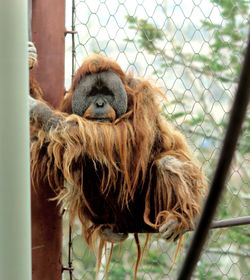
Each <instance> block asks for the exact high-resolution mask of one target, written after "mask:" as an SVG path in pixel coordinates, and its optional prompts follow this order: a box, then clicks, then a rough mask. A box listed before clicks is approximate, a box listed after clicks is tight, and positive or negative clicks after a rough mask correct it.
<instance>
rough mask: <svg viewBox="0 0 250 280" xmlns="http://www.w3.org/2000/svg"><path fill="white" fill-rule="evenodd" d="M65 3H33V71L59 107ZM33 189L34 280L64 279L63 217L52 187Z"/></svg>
mask: <svg viewBox="0 0 250 280" xmlns="http://www.w3.org/2000/svg"><path fill="white" fill-rule="evenodd" d="M64 32H65V1H61V0H54V1H50V0H33V1H32V39H33V42H34V43H35V45H36V47H37V51H38V67H36V69H34V70H32V73H31V75H32V76H35V78H36V79H37V80H38V82H39V84H40V85H41V87H42V89H43V92H44V98H45V100H47V101H48V102H49V103H50V104H51V105H52V106H54V107H58V105H59V104H60V102H61V100H62V98H63V95H64V52H65V50H64ZM42 177H43V174H41V181H40V187H39V188H38V189H36V190H34V189H33V188H32V247H33V250H32V279H33V280H41V279H46V280H60V279H61V277H62V265H61V254H62V218H61V215H60V214H59V209H58V207H57V205H56V202H54V201H49V198H51V197H53V196H54V193H53V192H52V191H51V189H50V188H49V186H48V184H46V183H43V182H42V179H43V178H42Z"/></svg>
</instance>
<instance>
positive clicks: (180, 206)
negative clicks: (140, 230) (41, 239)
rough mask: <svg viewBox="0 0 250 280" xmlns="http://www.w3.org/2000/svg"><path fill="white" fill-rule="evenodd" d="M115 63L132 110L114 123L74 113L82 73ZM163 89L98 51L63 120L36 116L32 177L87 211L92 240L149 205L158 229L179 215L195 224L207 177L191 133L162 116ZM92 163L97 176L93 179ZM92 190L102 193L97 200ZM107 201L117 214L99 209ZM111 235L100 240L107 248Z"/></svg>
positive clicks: (73, 211)
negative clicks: (48, 121) (167, 160)
mask: <svg viewBox="0 0 250 280" xmlns="http://www.w3.org/2000/svg"><path fill="white" fill-rule="evenodd" d="M107 70H109V71H113V72H114V73H116V74H117V75H118V76H119V77H120V79H121V81H122V83H123V84H124V87H125V90H126V92H127V95H128V110H127V112H126V114H124V115H123V116H122V117H120V118H119V119H116V120H115V121H114V122H113V123H100V122H95V121H90V120H87V119H84V118H82V117H80V116H77V115H74V114H71V113H72V109H71V103H72V95H73V94H74V89H75V88H76V86H77V85H78V83H79V82H80V80H81V78H82V77H84V76H85V75H90V74H92V73H98V72H102V71H107ZM162 97H163V94H162V92H161V91H160V90H159V89H158V88H156V87H154V86H153V85H152V84H150V83H149V82H148V81H145V80H141V79H135V78H133V77H132V75H127V74H125V73H124V72H123V71H122V70H121V68H120V66H119V65H118V64H117V63H115V62H114V61H111V60H110V59H107V58H105V57H103V56H100V55H95V56H92V57H90V58H89V59H87V60H86V61H85V62H84V63H83V64H82V66H81V67H80V68H79V69H78V71H77V72H76V74H75V77H74V80H73V83H72V87H71V89H70V91H69V92H68V93H67V95H66V96H65V98H64V101H63V103H62V107H61V112H63V113H59V112H57V114H59V115H60V114H61V116H62V121H61V122H60V123H59V124H58V125H57V126H56V127H55V128H52V129H50V130H49V131H45V130H44V129H43V127H42V126H40V124H39V123H37V122H34V123H33V125H34V126H35V127H38V126H40V127H39V129H34V131H36V135H35V137H33V138H34V140H33V142H32V144H31V170H32V177H33V179H34V180H38V179H39V178H40V177H41V176H43V177H44V178H45V179H46V180H48V182H49V184H50V186H51V187H52V188H53V190H54V191H55V193H56V199H57V200H58V202H59V203H62V204H63V205H67V208H68V209H69V213H70V219H71V221H73V220H74V219H75V217H76V216H78V217H79V218H80V221H81V223H82V227H83V235H84V237H85V239H86V241H87V243H88V244H94V243H95V241H96V239H97V236H98V235H96V234H95V233H96V232H98V230H100V229H101V228H103V227H105V226H114V225H117V227H114V230H116V231H127V232H129V231H130V230H131V228H132V229H133V226H134V224H135V223H136V221H135V222H134V224H133V225H132V226H131V228H126V225H129V223H130V221H129V219H130V218H131V213H135V212H136V211H134V209H136V207H137V208H142V209H140V211H139V213H140V215H141V217H139V218H140V219H141V220H142V221H143V223H144V224H145V225H146V226H147V227H146V230H144V231H147V230H148V231H149V232H150V231H151V232H152V230H156V231H157V230H158V229H159V227H160V226H161V225H162V224H164V223H165V222H166V221H167V220H168V219H170V218H173V217H174V218H177V220H178V221H179V224H180V228H183V229H185V230H187V229H190V228H193V227H194V223H195V219H196V218H197V215H198V214H199V211H200V205H201V198H202V194H203V193H204V189H205V186H206V183H205V180H204V177H203V174H202V172H201V169H200V168H199V167H198V165H197V164H196V163H195V161H194V159H193V158H192V155H191V153H190V151H189V149H188V147H187V144H186V141H185V139H184V137H183V135H182V134H181V133H180V132H178V131H176V130H175V129H174V128H173V127H172V126H171V125H170V124H169V123H168V122H167V121H166V120H165V119H164V118H163V116H161V113H160V111H161V110H160V104H159V98H160V99H161V100H162ZM166 156H170V157H174V158H177V159H178V160H179V161H180V162H181V163H182V168H181V169H174V168H173V167H171V165H169V166H167V165H164V164H162V159H163V158H164V157H166ZM86 159H87V160H86ZM90 168H92V170H94V174H96V176H95V177H93V178H92V180H93V181H87V182H86V180H85V178H86V176H88V174H87V173H88V172H90ZM92 172H93V171H92ZM97 178H98V180H99V181H98V182H99V189H97V190H96V191H95V187H93V186H92V185H94V184H95V182H96V181H97ZM36 182H38V181H36ZM91 195H93V196H95V198H96V200H95V201H91V199H93V197H91ZM98 196H99V197H101V200H100V201H99V202H98V198H99V197H98ZM142 200H143V201H142ZM139 201H140V202H139ZM102 202H103V203H106V204H107V205H108V206H109V207H111V208H112V210H113V211H112V216H114V217H113V218H110V215H111V212H108V213H106V215H105V213H103V216H102V217H99V215H101V214H100V213H102V212H103V211H104V212H105V208H104V209H102V208H101V210H99V209H98V207H101V206H100V204H101V203H102ZM133 211H134V212H133ZM128 213H130V214H128ZM139 218H138V219H139ZM120 220H122V221H123V224H122V225H119V221H120ZM134 228H136V227H134ZM150 229H152V230H150ZM136 240H137V237H136ZM104 243H105V242H100V248H102V247H103V246H104ZM137 245H138V246H140V245H139V241H138V240H137ZM138 252H140V249H138ZM139 258H140V257H139ZM99 261H100V260H99ZM138 263H139V261H137V265H138Z"/></svg>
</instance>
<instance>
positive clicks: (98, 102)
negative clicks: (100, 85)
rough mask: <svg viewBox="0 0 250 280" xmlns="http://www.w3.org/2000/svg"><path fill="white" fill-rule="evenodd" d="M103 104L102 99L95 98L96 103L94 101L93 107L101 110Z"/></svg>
mask: <svg viewBox="0 0 250 280" xmlns="http://www.w3.org/2000/svg"><path fill="white" fill-rule="evenodd" d="M105 103H106V102H105V100H104V99H102V98H97V99H96V101H95V105H96V107H98V108H103V107H104V105H105Z"/></svg>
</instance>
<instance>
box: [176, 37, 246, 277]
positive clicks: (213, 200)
mask: <svg viewBox="0 0 250 280" xmlns="http://www.w3.org/2000/svg"><path fill="white" fill-rule="evenodd" d="M249 65H250V40H248V46H247V49H246V55H245V60H244V63H243V67H242V72H241V76H240V80H239V85H238V89H237V92H236V95H235V99H234V103H233V107H232V110H231V116H230V120H229V125H228V128H227V131H226V136H225V139H224V142H223V146H222V150H221V154H220V157H219V161H218V165H217V167H216V170H215V174H214V177H213V180H212V183H211V188H210V191H209V194H208V197H207V200H206V203H205V206H204V209H203V212H202V215H201V218H200V221H199V224H198V227H197V229H196V231H195V233H194V237H193V240H192V242H191V245H190V247H189V250H188V252H187V255H186V258H185V260H184V263H183V265H182V268H181V270H180V274H179V276H178V278H177V279H178V280H186V279H187V280H188V279H191V276H192V273H193V271H194V269H195V267H196V264H197V262H198V261H199V258H200V255H201V252H202V248H203V246H204V244H205V241H206V238H207V236H208V231H209V228H210V224H211V222H212V219H213V216H214V214H215V211H216V208H217V205H218V203H219V199H220V197H221V194H222V192H223V189H224V185H225V181H226V178H227V174H228V171H229V168H230V165H231V161H232V158H233V155H234V151H235V148H236V145H237V140H238V137H239V135H240V131H241V126H242V123H243V121H244V119H245V115H246V112H247V107H248V104H249V99H250V72H249Z"/></svg>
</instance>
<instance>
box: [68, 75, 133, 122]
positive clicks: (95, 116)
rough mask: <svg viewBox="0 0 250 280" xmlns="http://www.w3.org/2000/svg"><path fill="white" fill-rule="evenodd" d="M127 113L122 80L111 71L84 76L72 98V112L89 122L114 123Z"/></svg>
mask: <svg viewBox="0 0 250 280" xmlns="http://www.w3.org/2000/svg"><path fill="white" fill-rule="evenodd" d="M126 111H127V94H126V91H125V89H124V86H123V84H122V82H121V79H120V78H119V77H118V76H117V75H116V74H115V73H113V72H111V71H105V72H100V73H96V74H89V75H86V76H84V77H83V78H82V79H81V80H80V82H79V83H78V85H77V86H76V88H75V91H74V94H73V97H72V112H73V113H74V114H77V115H79V116H82V117H84V118H86V119H89V120H95V121H101V122H112V121H114V120H115V119H117V118H119V117H120V116H121V115H123V114H124V113H126Z"/></svg>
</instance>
